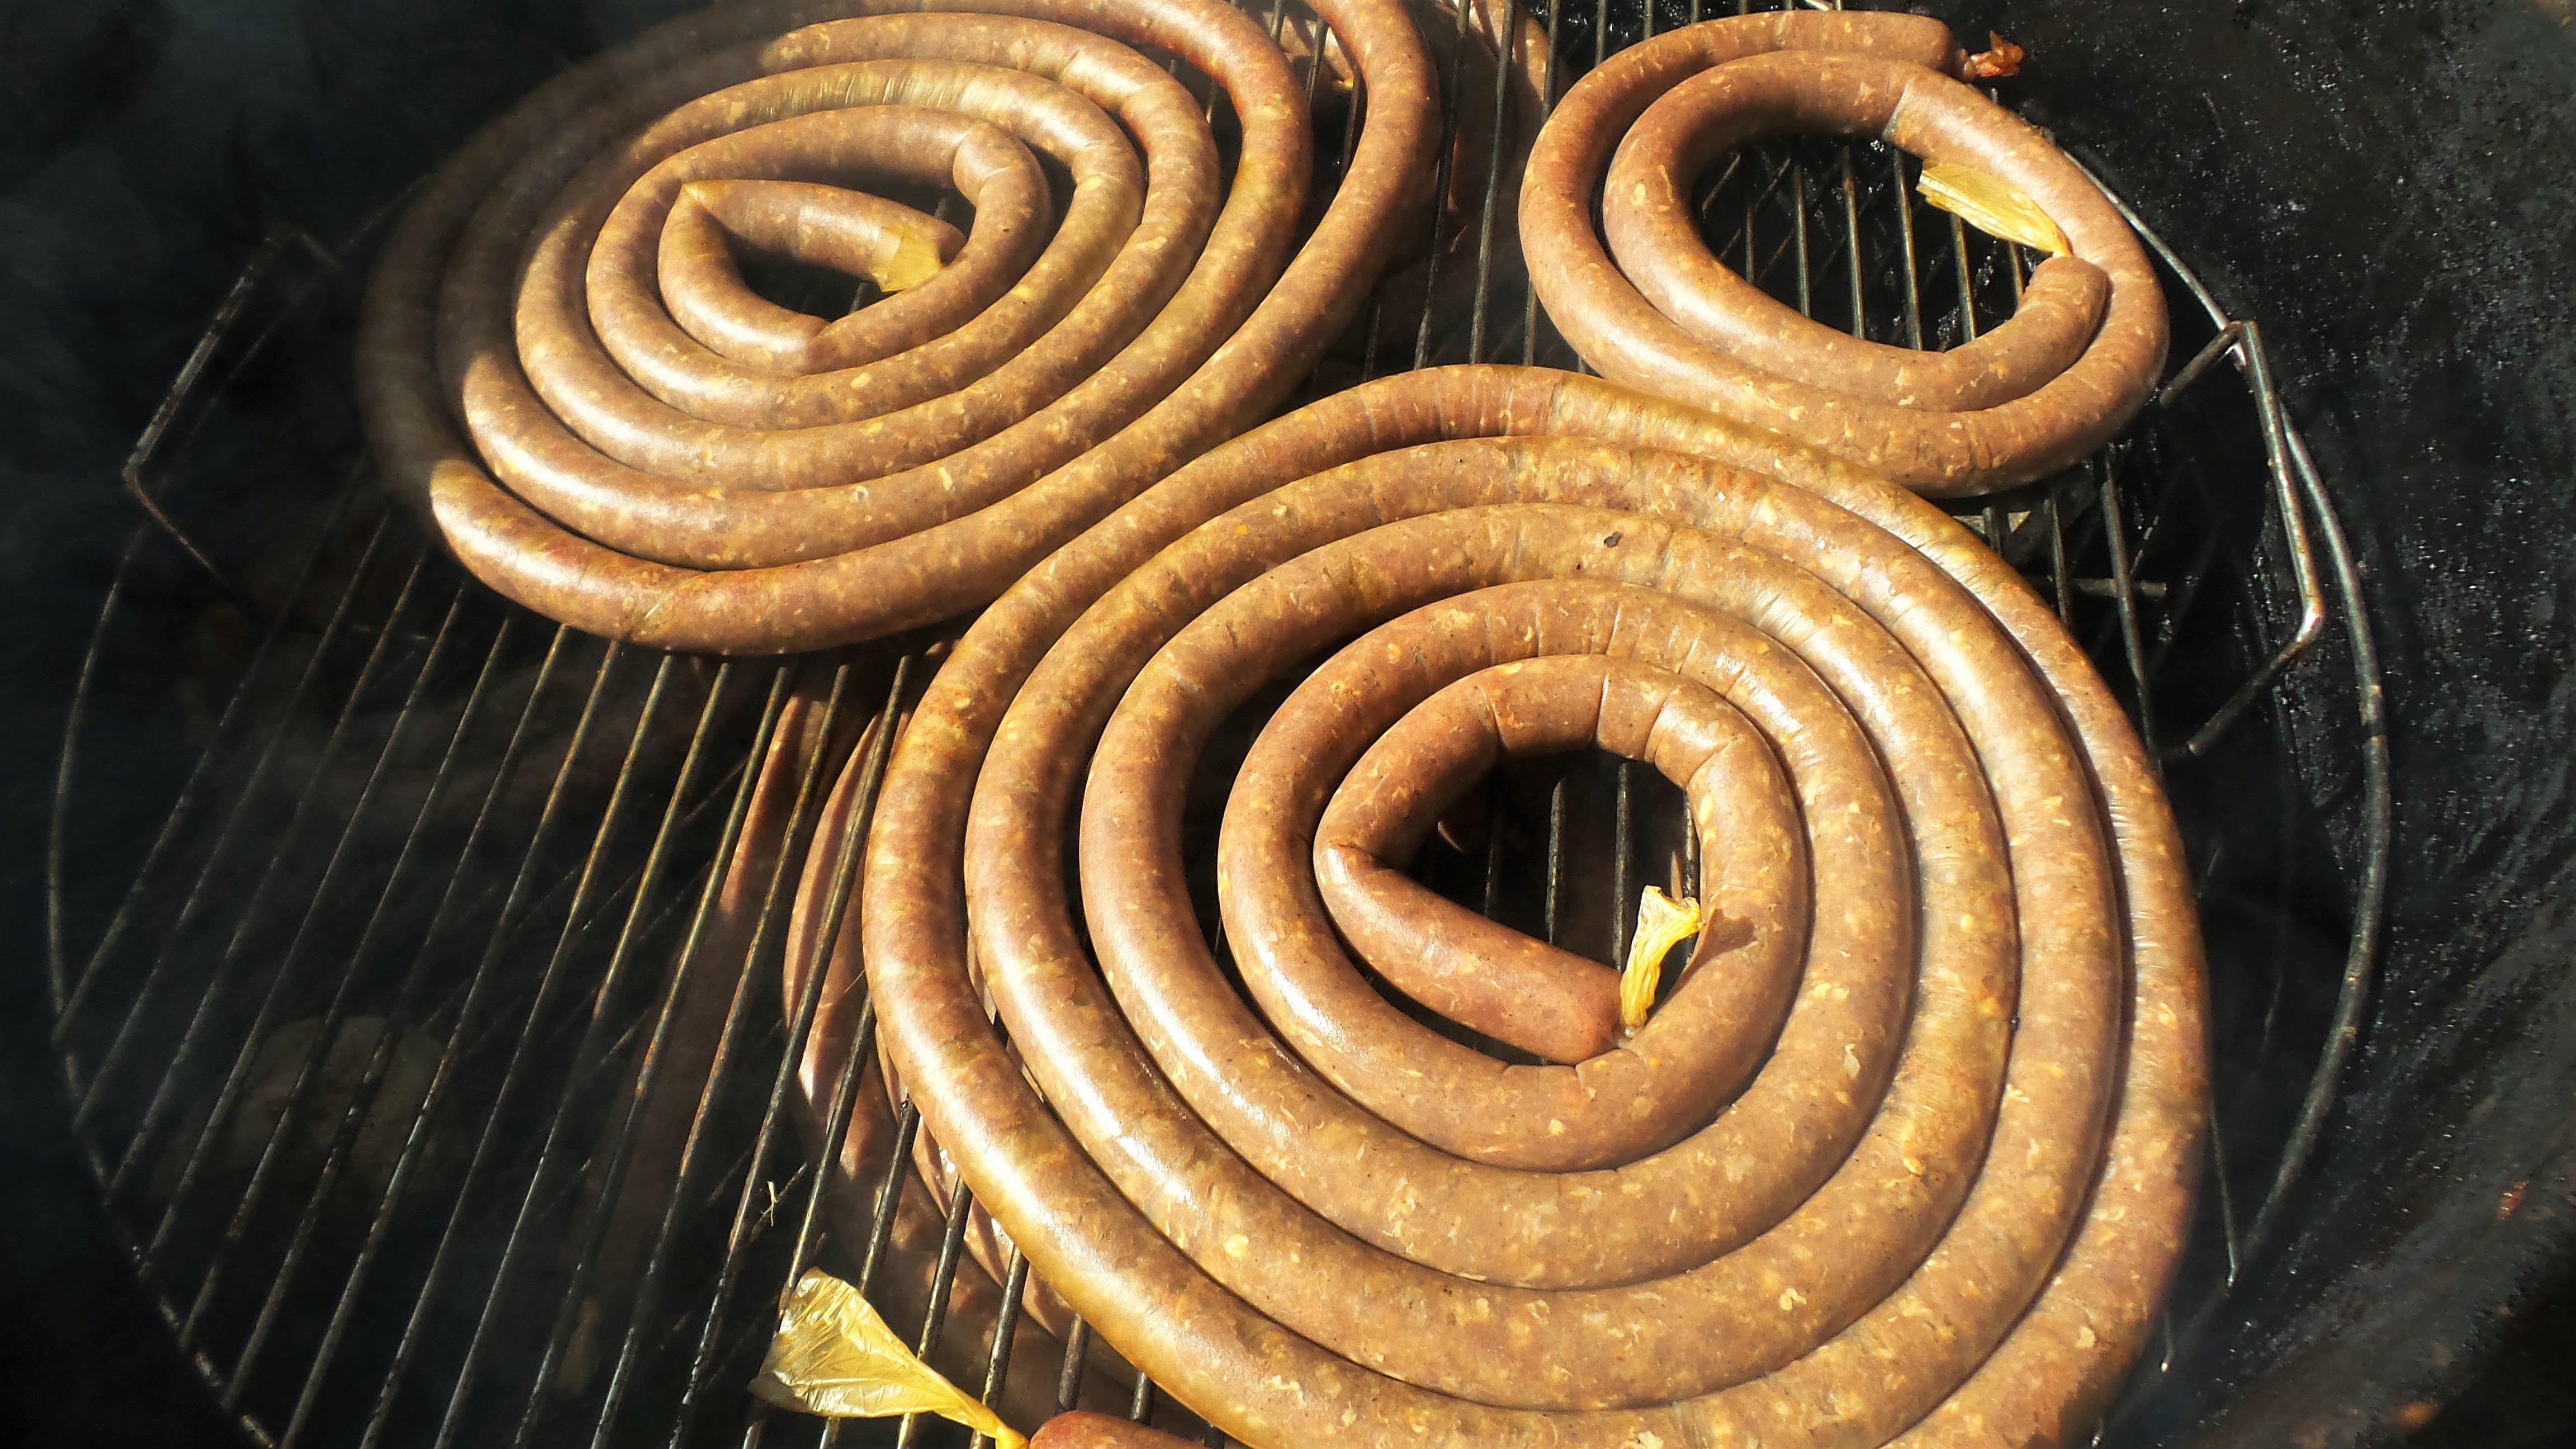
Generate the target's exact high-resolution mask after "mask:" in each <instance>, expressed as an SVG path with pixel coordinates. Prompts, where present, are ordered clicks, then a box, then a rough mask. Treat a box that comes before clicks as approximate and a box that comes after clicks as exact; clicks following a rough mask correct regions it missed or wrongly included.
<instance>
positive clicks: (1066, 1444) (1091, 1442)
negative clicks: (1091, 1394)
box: [1029, 1409, 1198, 1449]
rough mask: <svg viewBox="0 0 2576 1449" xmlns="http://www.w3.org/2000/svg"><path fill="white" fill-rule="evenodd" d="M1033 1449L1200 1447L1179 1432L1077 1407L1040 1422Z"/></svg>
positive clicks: (1194, 1448)
mask: <svg viewBox="0 0 2576 1449" xmlns="http://www.w3.org/2000/svg"><path fill="white" fill-rule="evenodd" d="M1029 1444H1030V1449H1198V1446H1197V1445H1194V1444H1192V1443H1191V1442H1190V1441H1189V1440H1187V1439H1183V1438H1181V1437H1179V1436H1178V1435H1173V1434H1166V1433H1164V1432H1163V1431H1162V1430H1160V1429H1149V1428H1147V1427H1146V1426H1144V1425H1142V1424H1137V1423H1131V1422H1129V1421H1128V1420H1125V1419H1114V1418H1111V1417H1110V1416H1109V1415H1107V1414H1092V1413H1086V1412H1084V1411H1082V1410H1080V1409H1076V1410H1074V1411H1073V1412H1071V1413H1069V1414H1058V1415H1056V1416H1055V1417H1054V1418H1052V1419H1049V1420H1047V1421H1046V1423H1045V1424H1043V1425H1041V1426H1039V1429H1038V1432H1037V1434H1036V1436H1035V1437H1034V1438H1032V1439H1030V1440H1029Z"/></svg>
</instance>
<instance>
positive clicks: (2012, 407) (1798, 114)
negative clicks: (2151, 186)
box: [1521, 11, 2167, 496]
mask: <svg viewBox="0 0 2576 1449" xmlns="http://www.w3.org/2000/svg"><path fill="white" fill-rule="evenodd" d="M1963 65H1964V57H1962V56H1961V55H1960V53H1959V50H1958V47H1957V46H1955V45H1954V44H1953V43H1952V42H1951V39H1950V33H1949V31H1948V30H1947V29H1946V28H1945V27H1943V26H1942V25H1941V24H1940V22H1938V21H1935V20H1932V19H1929V18H1928V17H1924V16H1918V15H1900V14H1892V13H1865V12H1842V13H1834V14H1809V13H1803V12H1797V11H1790V12H1785V13H1778V14H1767V15H1748V16H1735V17H1731V18H1728V19H1724V20H1712V21H1708V22H1705V23H1702V24H1699V25H1693V26H1689V27H1686V28H1684V29H1681V30H1676V31H1673V32H1670V33H1669V34H1665V35H1661V36H1657V37H1655V38H1654V39H1652V40H1648V41H1646V42H1644V43H1643V44H1640V45H1635V46H1631V47H1629V48H1628V49H1626V50H1623V51H1621V52H1619V53H1618V54H1617V55H1615V56H1612V57H1611V58H1610V59H1609V60H1608V61H1606V62H1604V63H1603V64H1602V65H1601V66H1600V67H1599V68H1598V69H1596V70H1594V71H1593V72H1592V73H1591V74H1589V75H1587V76H1585V77H1584V78H1583V79H1582V80H1580V81H1578V82H1576V83H1575V85H1574V86H1573V87H1572V88H1571V89H1570V90H1569V91H1568V92H1567V93H1566V96H1565V99H1564V100H1563V102H1561V103H1560V104H1559V105H1558V107H1557V109H1556V111H1555V114H1554V115H1553V116H1551V117H1550V118H1549V121H1548V123H1547V125H1546V127H1545V128H1544V129H1542V130H1541V132H1540V134H1539V138H1538V141H1537V143H1536V144H1535V145H1534V146H1533V147H1532V148H1531V152H1530V165H1529V176H1528V179H1527V181H1526V182H1525V183H1524V185H1523V188H1522V192H1521V237H1522V241H1523V244H1524V246H1525V247H1526V248H1527V251H1528V255H1529V259H1530V266H1531V281H1532V285H1533V286H1535V288H1536V289H1537V292H1538V295H1539V299H1540V302H1541V303H1542V305H1544V306H1545V307H1546V309H1547V314H1548V317H1549V320H1551V321H1552V322H1554V323H1555V324H1556V326H1557V328H1558V330H1559V331H1561V332H1563V333H1564V335H1565V338H1566V340H1567V341H1568V342H1570V343H1571V344H1573V346H1574V349H1575V351H1576V352H1578V353H1580V354H1581V355H1582V357H1583V359H1584V360H1585V361H1586V362H1588V363H1590V364H1592V366H1593V367H1595V368H1596V369H1598V370H1599V371H1600V372H1601V373H1602V374H1603V375H1604V376H1608V377H1613V378H1617V379H1619V380H1621V381H1624V382H1628V383H1630V384H1632V385H1635V386H1638V387H1641V388H1645V389H1647V390H1649V391H1653V392H1658V393H1662V394H1664V395H1666V396H1669V397H1673V398H1677V399H1680V400H1682V401H1684V402H1689V403H1692V404H1695V405H1697V406H1701V407H1707V408H1713V409H1715V410H1717V411H1719V412H1722V413H1725V414H1727V415H1728V416H1730V417H1736V418H1741V419H1743V420H1744V421H1747V422H1751V423H1756V424H1759V425H1761V426H1763V427H1768V428H1772V429H1774V430H1776V431H1779V432H1782V433H1785V434H1787V435H1789V436H1791V437H1794V438H1797V439H1800V440H1801V441H1804V442H1807V443H1809V444H1812V445H1813V446H1815V447H1818V448H1821V449H1823V450H1825V451H1826V452H1829V453H1832V454H1833V455H1835V456H1837V457H1840V458H1843V459H1845V460H1847V461H1849V462H1852V463H1855V464H1858V465H1859V466H1861V467H1863V468H1866V469H1869V470H1871V471H1873V472H1876V473H1879V474H1881V475H1882V476H1884V477H1886V478H1888V479H1890V480H1892V481H1894V482H1897V483H1901V484H1904V485H1905V486H1907V487H1909V488H1914V489H1917V490H1920V491H1922V492H1925V493H1929V494H1933V495H1936V496H1959V495H1969V494H1977V493H1982V492H1986V491H1989V490H1992V489H1995V488H1999V487H2003V486H2006V485H2009V484H2015V483H2023V482H2028V481H2030V480H2031V479H2034V478H2041V477H2045V476H2047V475H2048V474H2050V473H2053V472H2055V471H2057V470H2058V469H2060V468H2063V467H2065V466H2067V465H2069V464H2071V463H2073V462H2075V461H2077V460H2078V459H2081V458H2083V457H2085V456H2086V455H2088V454H2090V453H2092V452H2093V451H2094V450H2096V449H2098V448H2099V447H2101V446H2102V444H2103V443H2105V442H2107V441H2109V440H2110V438H2111V437H2112V436H2113V435H2114V434H2116V433H2117V432H2118V431H2119V429H2120V428H2121V427H2122V426H2124V425H2125V424H2127V422H2128V421H2129V420H2130V419H2131V418H2132V417H2134V416H2135V415H2136V414H2137V411H2138V409H2139V408H2140V407H2142V406H2144V405H2145V403H2146V400H2147V398H2148V396H2149V395H2150V394H2152V393H2153V392H2154V390H2155V387H2156V383H2157V380H2158V378H2159V377H2160V376H2161V373H2162V370H2163V366H2164V358H2165V347H2166V332H2167V327H2166V318H2165V310H2164V301H2163V297H2162V294H2161V292H2160V291H2159V289H2158V287H2157V285H2156V279H2155V273H2154V271H2153V269H2152V268H2151V267H2150V265H2149V264H2148V261H2147V257H2146V253H2145V251H2144V250H2143V249H2142V248H2141V247H2140V246H2139V244H2138V239H2137V237H2136V235H2135V234H2134V233H2132V232H2131V231H2130V229H2129V227H2128V224H2127V223H2126V222H2124V221H2123V220H2122V219H2121V218H2120V215H2119V213H2118V212H2117V211H2115V210H2114V209H2113V208H2112V206H2111V204H2110V202H2109V201H2108V200H2107V199H2106V198H2105V197H2104V196H2103V195H2102V193H2101V191H2100V189H2099V188H2097V187H2096V186H2094V185H2093V183H2092V182H2091V180H2090V179H2088V178H2087V177H2086V176H2085V175H2084V173H2083V172H2082V171H2080V170H2079V169H2077V168H2076V166H2075V165H2074V164H2073V163H2072V162H2070V161H2068V160H2067V159H2066V157H2065V156H2064V155H2063V154H2061V153H2060V152H2059V151H2058V150H2057V148H2056V147H2055V146H2053V145H2051V144H2050V142H2049V140H2048V138H2047V137H2046V136H2044V135H2042V134H2041V133H2040V132H2039V131H2038V130H2037V129H2035V128H2034V127H2032V126H2031V125H2029V124H2028V123H2027V122H2024V121H2022V120H2020V119H2019V118H2017V117H2015V116H2014V115H2012V113H2010V112H2008V111H2006V110H2004V109H2003V108H2002V107H2000V106H1997V105H1996V104H1994V103H1993V102H1992V101H1990V100H1988V99H1986V97H1985V96H1983V95H1982V94H1980V93H1979V92H1977V91H1976V90H1975V89H1973V88H1971V87H1969V86H1967V85H1965V84H1962V83H1961V82H1960V81H1958V80H1955V79H1953V78H1952V76H1953V75H1954V74H1956V73H1959V72H1960V71H1961V69H1962V67H1963ZM1815 131H1823V132H1836V133H1841V134H1846V135H1863V136H1876V137H1881V138H1883V139H1884V140H1886V141H1887V143H1888V144H1890V145H1892V146H1895V147H1897V148H1898V149H1900V150H1903V151H1907V152H1910V153H1912V154H1914V155H1917V156H1921V157H1924V158H1926V159H1929V160H1934V161H1945V162H1955V163H1959V164H1964V165H1966V166H1969V167H1972V168H1974V169H1976V170H1978V171H1981V172H1984V173H1987V174H1989V175H1992V176H1995V177H1999V178H2001V179H2002V180H2004V181H2005V182H2007V183H2009V184H2010V185H2012V186H2013V187H2015V188H2017V189H2019V190H2020V191H2022V192H2024V193H2026V194H2027V195H2028V196H2030V197H2031V198H2032V199H2033V200H2034V201H2036V202H2037V203H2038V204H2039V206H2040V207H2041V209H2042V210H2044V211H2045V212H2047V214H2048V215H2049V217H2050V218H2051V219H2052V220H2054V221H2055V222H2056V223H2057V224H2058V226H2059V227H2060V229H2061V230H2063V232H2064V233H2065V236H2066V238H2067V241H2068V244H2069V246H2070V247H2071V251H2070V253H2069V254H2068V255H2065V256H2059V257H2053V258H2051V259H2050V260H2048V261H2046V262H2043V263H2042V264H2041V265H2040V266H2039V267H2038V268H2037V269H2036V271H2035V272H2034V273H2033V274H2032V277H2031V281H2030V286H2029V288H2028V290H2027V292H2026V293H2025V295H2024V297H2023V299H2022V304H2021V309H2020V311H2019V312H2018V313H2017V314H2016V315H2015V316H2014V317H2013V318H2012V319H2011V320H2010V321H2008V322H2006V323H2005V324H2003V325H2002V326H2000V327H1997V328H1996V329H1994V330H1993V331H1992V332H1990V333H1988V334H1986V335H1985V336H1983V337H1980V338H1978V339H1976V340H1975V341H1973V342H1970V343H1968V344H1966V345H1964V346H1962V347H1959V348H1957V349H1954V350H1952V351H1950V352H1946V353H1944V352H1932V353H1925V352H1917V351H1914V350H1912V349H1909V348H1902V347H1891V346H1887V345H1884V344H1880V343H1875V342H1870V341H1867V340H1864V339H1861V338H1857V337H1853V336H1850V335H1849V334H1846V333H1842V332H1839V331H1836V330H1835V329H1833V328H1831V327H1828V326H1825V325H1824V324H1822V323H1819V322H1816V321H1813V320H1811V319H1809V318H1807V317H1804V316H1801V315H1800V314H1799V313H1797V312H1796V311H1794V310H1792V309H1791V308H1789V307H1788V306H1786V305H1785V304H1783V303H1781V302H1778V301H1776V300H1774V299H1772V298H1770V297H1768V296H1766V295H1765V294H1764V293H1763V292H1762V291H1761V290H1760V289H1759V288H1758V287H1756V286H1754V285H1753V283H1752V282H1750V281H1748V280H1746V279H1745V278H1743V277H1741V276H1738V275H1737V274H1736V273H1734V272H1733V271H1731V270H1729V269H1728V268H1727V267H1726V266H1725V265H1724V264H1723V263H1721V262H1719V261H1718V260H1717V259H1716V258H1715V257H1713V256H1711V255H1710V254H1709V251H1708V248H1707V246H1706V244H1705V243H1703V242H1702V241H1701V240H1700V238H1699V235H1698V233H1697V231H1696V229H1695V228H1694V225H1693V220H1692V211H1691V207H1690V195H1691V190H1692V184H1693V181H1694V180H1695V178H1697V177H1698V176H1699V175H1700V174H1701V172H1702V171H1704V170H1705V169H1706V168H1707V167H1708V165H1709V164H1710V163H1711V162H1712V161H1714V160H1716V159H1717V158H1719V157H1722V156H1724V155H1726V154H1727V153H1729V152H1731V151H1733V150H1735V149H1736V148H1738V147H1740V146H1741V145H1743V144H1744V143H1745V142H1747V141H1750V140H1753V139H1755V138H1758V137H1761V136H1765V135H1773V134H1779V133H1782V132H1815ZM1605 168H1606V174H1605ZM1596 195H1597V196H1598V197H1599V199H1600V203H1601V210H1602V218H1603V223H1602V224H1603V229H1604V231H1605V232H1606V234H1607V238H1608V247H1607V249H1606V250H1605V249H1604V246H1603V238H1602V237H1601V236H1599V235H1596V234H1595V233H1594V231H1593V227H1592V219H1591V207H1592V203H1593V199H1594V198H1595V196H1596Z"/></svg>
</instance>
